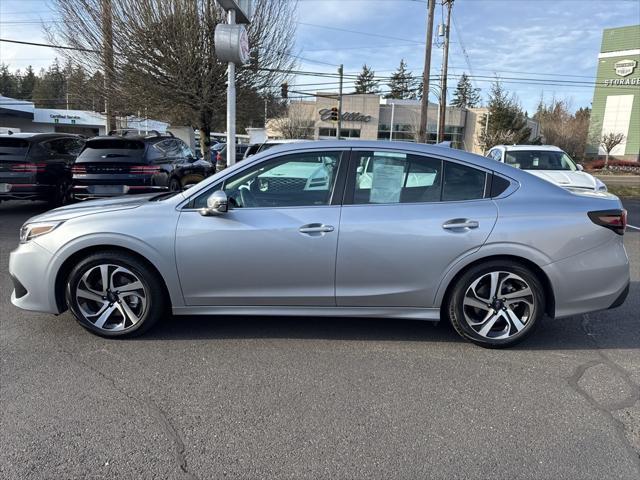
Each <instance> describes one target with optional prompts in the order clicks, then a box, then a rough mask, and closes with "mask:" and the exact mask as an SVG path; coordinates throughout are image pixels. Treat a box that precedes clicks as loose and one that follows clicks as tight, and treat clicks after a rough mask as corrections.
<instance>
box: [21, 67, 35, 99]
mask: <svg viewBox="0 0 640 480" xmlns="http://www.w3.org/2000/svg"><path fill="white" fill-rule="evenodd" d="M37 81H38V77H36V74H35V72H34V71H33V67H31V65H29V66H28V67H27V70H26V71H25V72H24V74H23V75H22V78H21V79H20V98H21V99H22V100H31V99H32V98H33V89H34V88H35V86H36V82H37Z"/></svg>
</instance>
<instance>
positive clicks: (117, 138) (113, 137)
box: [88, 135, 177, 142]
mask: <svg viewBox="0 0 640 480" xmlns="http://www.w3.org/2000/svg"><path fill="white" fill-rule="evenodd" d="M174 139H176V138H175V137H173V136H171V135H98V136H97V137H91V138H90V139H89V140H88V141H91V140H115V141H126V140H136V141H138V142H154V141H161V140H174ZM176 140H177V139H176Z"/></svg>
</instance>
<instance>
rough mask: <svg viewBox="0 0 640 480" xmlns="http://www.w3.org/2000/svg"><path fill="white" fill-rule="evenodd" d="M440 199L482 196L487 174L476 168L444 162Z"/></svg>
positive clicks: (473, 198) (458, 199)
mask: <svg viewBox="0 0 640 480" xmlns="http://www.w3.org/2000/svg"><path fill="white" fill-rule="evenodd" d="M444 163H445V168H444V186H443V188H442V201H444V202H447V201H449V202H451V201H460V200H476V199H480V198H484V192H485V185H486V182H487V174H486V173H485V172H483V171H482V170H478V169H477V168H473V167H468V166H466V165H461V164H459V163H454V162H444Z"/></svg>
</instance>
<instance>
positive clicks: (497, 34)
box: [0, 0, 640, 113]
mask: <svg viewBox="0 0 640 480" xmlns="http://www.w3.org/2000/svg"><path fill="white" fill-rule="evenodd" d="M291 1H295V0H291ZM439 2H440V0H438V3H439ZM452 12H453V13H452V19H453V22H452V27H451V31H450V33H451V39H450V42H451V43H450V52H449V86H448V92H449V97H450V96H451V92H452V91H453V89H454V88H455V84H456V83H457V80H458V78H459V75H461V74H462V73H463V72H466V73H467V74H470V75H471V77H472V79H473V83H474V85H475V86H476V87H478V88H480V89H481V93H482V95H483V98H484V99H486V95H487V93H488V91H489V87H490V84H491V82H492V81H493V79H494V78H495V76H496V75H497V76H499V77H500V78H501V79H502V81H503V83H504V86H505V87H506V89H507V90H509V91H510V92H513V93H514V94H516V95H517V97H518V98H519V100H520V102H521V104H522V106H523V108H524V109H525V110H527V111H529V112H531V113H532V112H533V111H535V108H536V105H537V104H538V102H539V101H540V98H541V96H543V97H544V98H545V99H546V100H547V101H548V100H551V98H553V97H555V98H559V99H566V100H569V101H570V103H571V105H572V107H573V108H574V109H577V108H579V107H588V106H590V104H591V98H592V96H593V82H594V80H595V74H596V67H597V56H598V52H599V50H600V42H601V38H602V30H603V29H604V28H611V27H620V26H626V25H633V24H638V23H640V0H455V2H454V5H453V10H452ZM443 14H444V11H443V9H442V7H441V6H440V5H439V4H438V5H436V17H435V26H434V29H436V30H437V25H438V24H439V23H442V22H443V21H444V20H443ZM426 17H427V2H426V0H298V9H297V23H296V25H297V35H296V43H295V45H294V50H293V51H294V54H295V55H296V59H297V60H298V67H297V68H298V69H299V70H303V71H308V72H331V73H334V72H336V71H337V68H338V65H339V64H343V65H344V71H345V74H346V76H347V77H349V75H355V74H356V73H357V72H358V71H359V70H360V69H361V68H362V65H363V64H364V63H366V64H367V65H369V66H370V67H372V68H373V70H374V71H375V73H376V76H378V77H381V87H382V88H383V89H384V88H386V86H385V83H386V81H387V80H386V79H385V77H388V76H389V75H391V73H392V72H393V71H394V70H395V69H396V68H397V66H398V64H399V62H400V59H401V58H403V59H404V60H405V61H406V62H407V64H408V67H409V69H410V70H411V71H412V72H413V73H414V74H415V75H420V74H421V72H422V66H423V64H424V42H425V31H426ZM55 19H56V18H55V13H54V12H53V11H52V10H51V8H50V6H49V4H48V3H47V1H45V0H17V1H14V0H0V38H7V39H14V40H26V41H32V42H45V41H46V39H45V36H44V34H43V27H42V23H41V22H43V21H44V22H51V21H55ZM441 43H442V42H441V39H440V37H436V45H435V46H434V49H433V56H432V61H431V75H438V74H439V72H440V65H441V60H442V48H441V47H440V44H441ZM54 57H55V51H53V50H52V49H47V48H44V47H32V46H22V45H15V44H8V43H1V42H0V63H6V64H8V65H9V66H10V68H11V69H18V68H20V69H23V70H24V68H25V67H26V66H27V65H33V67H34V68H36V69H39V68H40V67H43V66H47V65H48V64H49V63H50V62H51V61H52V60H53V58H54ZM352 78H353V77H351V78H350V79H349V78H348V81H345V91H350V90H352V87H353V83H352ZM334 81H335V80H334V79H331V78H329V79H327V78H322V77H313V76H298V77H296V78H293V79H292V81H291V82H290V87H289V89H290V90H297V91H305V92H310V91H316V90H327V91H329V90H331V91H335V88H336V87H337V84H331V82H334ZM350 82H351V83H350ZM567 82H568V83H567ZM431 99H432V101H433V100H435V97H431Z"/></svg>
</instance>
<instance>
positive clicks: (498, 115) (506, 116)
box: [480, 80, 531, 150]
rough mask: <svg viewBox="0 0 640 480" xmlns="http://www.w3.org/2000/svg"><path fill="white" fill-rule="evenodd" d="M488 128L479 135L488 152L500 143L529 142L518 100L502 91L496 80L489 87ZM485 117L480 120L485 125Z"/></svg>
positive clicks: (500, 84)
mask: <svg viewBox="0 0 640 480" xmlns="http://www.w3.org/2000/svg"><path fill="white" fill-rule="evenodd" d="M488 108H489V122H488V123H489V128H488V129H487V131H483V132H482V135H480V142H481V144H482V145H483V147H484V148H485V150H488V149H489V148H491V147H493V146H494V145H499V144H502V143H505V144H506V143H508V144H519V143H525V142H527V141H528V140H529V136H530V135H531V129H530V128H529V127H527V118H526V115H525V114H524V112H523V111H522V108H521V107H520V104H519V102H518V99H517V98H516V97H515V96H514V95H509V93H508V92H507V91H506V90H505V89H504V87H503V86H502V83H500V81H499V80H496V81H495V82H494V83H493V84H492V85H491V93H490V95H489V105H488ZM486 120H487V118H486V115H484V116H483V118H482V120H481V124H482V125H486Z"/></svg>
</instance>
